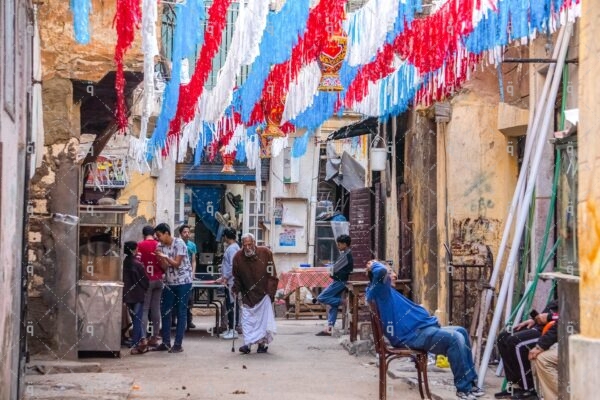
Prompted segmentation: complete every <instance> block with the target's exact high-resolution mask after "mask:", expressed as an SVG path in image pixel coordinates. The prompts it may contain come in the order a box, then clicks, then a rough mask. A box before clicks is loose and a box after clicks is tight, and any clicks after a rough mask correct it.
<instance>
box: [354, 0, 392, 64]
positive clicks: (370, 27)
mask: <svg viewBox="0 0 600 400" xmlns="http://www.w3.org/2000/svg"><path fill="white" fill-rule="evenodd" d="M399 6H400V1H399V0H392V1H390V0H370V1H369V2H368V3H367V4H365V5H364V6H363V7H362V8H360V9H359V10H357V11H356V12H354V13H352V14H350V15H349V16H348V19H347V20H346V24H345V25H346V31H347V32H348V55H347V58H346V59H347V60H348V64H350V65H351V66H357V65H363V64H366V63H368V62H369V61H370V60H371V58H373V54H375V53H376V52H377V50H378V49H379V48H380V47H381V46H382V45H383V44H384V43H385V39H386V36H387V33H388V32H389V31H390V30H392V29H393V28H394V24H395V20H396V16H397V15H398V8H399ZM366 32H368V34H365V33H366Z"/></svg>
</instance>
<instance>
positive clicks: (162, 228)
mask: <svg viewBox="0 0 600 400" xmlns="http://www.w3.org/2000/svg"><path fill="white" fill-rule="evenodd" d="M154 230H155V232H156V238H157V239H158V241H159V242H160V244H159V245H158V247H157V249H156V257H158V261H159V262H160V264H161V265H162V267H163V269H164V270H165V283H166V286H165V288H164V296H163V303H162V327H161V328H162V332H161V333H162V343H161V345H160V346H158V347H157V350H159V351H165V350H169V352H170V353H181V352H182V351H183V347H181V344H182V343H183V334H184V332H185V317H186V311H187V302H188V298H189V296H190V291H191V290H192V265H191V263H190V259H189V258H188V254H187V247H186V245H185V243H184V242H183V240H181V239H180V238H176V237H173V236H171V228H169V225H167V224H165V223H162V224H158V225H157V226H156V228H154ZM174 310H175V312H176V314H177V328H176V330H175V344H174V345H173V347H171V314H172V313H173V311H174Z"/></svg>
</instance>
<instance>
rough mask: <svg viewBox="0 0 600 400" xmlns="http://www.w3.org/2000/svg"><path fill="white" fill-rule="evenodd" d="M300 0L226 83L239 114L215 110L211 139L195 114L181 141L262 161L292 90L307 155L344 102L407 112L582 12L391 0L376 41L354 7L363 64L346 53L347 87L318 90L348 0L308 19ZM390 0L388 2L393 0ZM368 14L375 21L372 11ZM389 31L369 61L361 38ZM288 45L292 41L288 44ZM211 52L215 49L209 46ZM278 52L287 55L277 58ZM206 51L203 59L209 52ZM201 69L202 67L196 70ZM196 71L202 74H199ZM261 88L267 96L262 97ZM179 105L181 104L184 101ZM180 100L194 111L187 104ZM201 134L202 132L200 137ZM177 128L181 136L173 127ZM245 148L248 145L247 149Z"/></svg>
mask: <svg viewBox="0 0 600 400" xmlns="http://www.w3.org/2000/svg"><path fill="white" fill-rule="evenodd" d="M188 1H189V0H188ZM218 1H219V2H221V3H223V2H224V0H218ZM378 1H379V0H371V1H370V2H369V3H367V5H366V6H365V7H367V6H369V5H370V4H377V3H378ZM300 2H304V4H306V3H308V0H306V1H305V0H295V1H290V0H288V1H287V2H286V3H285V6H284V7H283V8H282V10H281V11H280V12H279V13H271V14H270V15H268V16H267V21H268V22H267V28H266V29H265V32H264V33H263V38H262V40H261V42H260V46H259V47H260V54H259V56H258V57H257V58H256V60H255V62H254V64H253V65H252V73H251V74H250V77H251V78H252V79H248V81H246V83H245V84H244V85H242V87H241V88H240V89H239V90H235V91H233V92H232V91H231V90H227V91H226V92H227V93H233V101H232V103H231V106H230V108H229V109H228V111H227V112H225V115H226V117H225V119H229V120H230V121H231V118H232V115H235V114H239V117H238V118H240V121H239V123H238V122H236V121H235V117H233V122H234V123H233V125H228V124H229V122H225V121H223V120H222V119H218V120H217V122H216V123H215V124H210V128H209V129H210V130H212V131H214V135H211V136H210V140H208V139H207V135H205V131H206V130H207V128H206V127H205V125H204V124H203V123H200V124H199V125H198V123H197V121H196V119H194V123H193V124H189V125H187V126H186V127H185V129H184V131H185V133H184V135H189V137H187V138H185V146H183V147H186V148H187V146H190V147H194V146H195V148H196V149H197V150H196V151H197V152H198V151H200V152H202V151H203V150H202V148H203V147H201V143H202V142H204V143H213V144H215V146H216V145H217V144H219V149H220V148H222V147H223V146H225V147H226V151H236V152H237V153H236V158H239V159H246V161H247V163H248V165H249V166H256V165H257V164H256V162H257V160H258V151H259V146H260V145H259V141H258V137H257V135H256V133H255V130H256V128H257V126H258V125H259V124H262V123H264V115H263V112H264V111H263V107H264V109H265V110H270V109H272V107H273V105H275V104H277V103H278V102H281V101H282V99H285V98H286V96H287V101H286V106H285V111H284V117H285V118H284V120H290V119H291V122H292V123H293V124H294V125H295V126H297V127H304V128H307V132H306V133H305V134H304V135H302V137H300V138H296V139H295V141H294V144H293V149H292V150H293V151H292V154H293V156H294V157H297V156H301V155H302V154H304V153H305V151H306V146H307V143H308V142H309V138H310V136H311V135H312V134H313V132H314V131H315V130H316V129H318V128H319V126H320V125H321V124H322V123H323V122H324V121H325V120H326V119H327V118H330V117H331V116H332V115H334V114H335V113H341V112H342V111H343V109H354V110H355V111H361V112H363V113H364V114H366V115H372V116H377V117H379V118H381V119H386V118H389V117H390V116H393V115H397V114H398V113H401V112H403V111H405V110H406V109H407V107H409V105H411V104H416V103H418V104H424V105H428V104H432V102H434V101H438V100H442V99H444V98H445V97H447V96H449V95H451V94H453V93H454V92H455V91H456V90H458V89H459V88H460V87H461V85H462V84H463V83H464V82H465V81H466V80H467V79H469V77H470V74H471V72H472V71H473V70H474V68H476V67H477V66H478V65H480V63H481V60H483V59H487V60H488V61H489V62H490V63H496V62H498V61H500V58H499V57H500V56H501V55H502V47H503V46H505V45H507V44H508V43H509V41H514V40H528V39H530V38H533V37H535V35H537V34H539V33H541V32H544V33H545V32H552V31H553V30H555V29H556V26H557V25H558V24H559V23H561V22H562V23H564V14H563V11H564V10H566V9H569V10H570V11H569V14H568V16H569V18H570V19H572V18H574V15H575V14H576V13H577V11H575V12H573V11H571V10H576V9H578V5H579V4H580V2H579V1H576V0H540V1H539V2H532V1H523V2H521V1H516V0H448V1H447V2H446V3H444V4H442V5H441V6H440V8H439V9H438V10H437V11H435V12H433V13H432V14H430V15H428V16H427V17H424V18H420V19H416V20H415V19H414V13H415V12H416V11H418V10H419V9H420V7H421V1H420V0H405V1H403V2H402V1H400V2H398V3H397V4H396V5H394V7H396V6H397V8H395V10H396V12H395V15H396V19H395V21H394V23H393V27H391V25H392V24H391V23H390V21H389V12H388V13H387V14H386V15H385V17H386V18H387V19H386V21H387V22H386V23H385V24H384V23H380V25H385V28H384V27H383V26H377V35H376V36H377V39H376V40H375V38H367V37H366V36H365V37H363V36H364V35H368V34H369V33H370V32H369V31H368V30H366V29H365V28H364V26H361V23H359V22H357V21H359V20H361V18H362V19H364V18H367V17H365V16H361V17H360V18H359V17H354V16H355V15H357V14H356V13H355V14H353V15H351V17H350V18H351V20H352V21H355V22H354V23H352V22H351V21H349V22H347V23H346V26H347V29H348V33H349V34H350V39H351V41H352V42H351V43H352V50H351V52H354V54H359V55H360V57H359V56H358V55H354V56H352V57H353V60H354V57H358V59H359V61H352V63H354V62H357V64H356V65H354V66H352V65H350V63H351V61H350V60H347V61H346V62H344V64H343V66H342V70H341V71H340V78H341V81H342V86H343V87H344V88H346V90H344V91H342V92H339V93H326V92H318V93H317V94H316V95H315V92H316V90H315V88H314V86H315V75H317V74H315V73H314V72H315V71H316V70H315V69H314V64H313V61H314V60H315V59H316V57H317V56H318V54H319V52H320V50H321V48H322V46H323V44H324V43H325V42H326V41H327V39H328V37H329V33H330V32H331V30H332V28H331V26H333V25H335V24H339V23H340V21H341V17H342V14H343V4H344V3H345V0H332V1H320V2H319V3H318V4H317V5H316V6H315V7H314V8H313V9H312V10H310V11H308V7H306V8H305V10H307V11H306V13H307V14H308V17H307V18H306V20H305V21H304V22H302V21H300V20H286V19H285V16H286V14H283V12H284V10H288V11H290V10H292V6H296V7H297V8H294V9H295V10H296V11H299V10H300V9H301V7H300V6H299V3H300ZM533 3H535V4H533ZM251 4H252V3H251ZM251 4H249V6H250V5H251ZM214 5H215V3H213V6H214ZM384 6H385V7H391V5H389V4H384ZM365 10H366V8H365ZM359 11H360V10H359ZM376 11H377V12H379V11H381V10H379V9H378V10H376ZM357 13H358V12H357ZM392 14H394V13H392ZM295 15H297V16H298V15H301V13H300V12H298V13H297V14H295ZM381 15H383V14H381ZM274 21H277V22H278V23H279V24H280V25H281V26H282V27H283V29H284V30H283V33H282V34H281V42H282V45H281V46H280V45H279V43H277V41H278V40H279V39H280V38H279V37H274V36H272V35H271V34H270V33H269V30H270V29H272V27H273V25H271V24H273V22H274ZM324 21H325V22H324ZM369 21H370V22H369V23H373V20H369ZM381 21H383V20H381ZM238 23H239V24H240V25H239V26H238V28H236V32H237V30H238V29H239V28H240V27H241V26H242V25H241V22H240V21H238ZM327 23H328V24H329V26H327ZM286 24H287V25H286ZM363 24H365V25H366V24H367V23H363ZM301 25H304V26H305V27H306V33H305V34H304V35H303V36H302V37H301V38H300V39H299V40H298V41H297V43H296V42H295V41H296V40H297V37H298V34H297V32H295V31H294V32H290V31H293V30H294V28H296V29H297V28H298V26H301ZM288 27H289V28H288ZM286 28H288V30H287V31H286V30H285V29H286ZM242 29H243V28H242ZM212 33H214V32H208V31H207V36H208V35H209V34H212ZM384 36H385V44H383V46H381V47H380V48H379V50H378V51H377V52H376V53H375V52H374V51H371V52H370V53H371V59H370V60H369V62H367V63H366V64H365V61H366V60H367V55H368V53H369V51H364V50H363V49H362V48H361V46H363V45H365V46H371V47H369V48H372V47H374V46H375V43H376V42H377V41H381V40H382V39H381V38H382V37H384ZM267 45H268V46H267ZM286 46H287V48H286ZM291 46H293V49H292V50H291V52H290V51H289V48H290V47H291ZM206 47H209V46H206ZM203 51H204V48H203ZM206 53H207V54H209V55H210V52H209V51H208V50H206ZM271 53H276V55H277V56H272V55H271ZM283 56H285V57H283ZM232 57H233V56H232ZM276 57H281V58H283V59H277V60H276ZM484 57H485V58H484ZM200 59H203V58H202V56H201V58H200ZM273 60H276V61H277V62H274V61H273ZM398 60H401V62H399V61H398ZM206 62H207V63H209V61H206ZM232 62H233V61H232ZM239 62H241V61H236V63H235V64H238V65H239ZM199 63H200V60H199ZM270 68H271V71H270V73H269V72H268V71H269V69H270ZM198 70H199V69H198V66H197V68H196V73H195V74H194V75H196V74H197V73H198ZM236 73H237V71H236ZM228 76H229V75H228ZM265 76H266V79H265ZM192 80H194V78H192ZM196 80H198V82H200V81H202V82H203V80H202V79H200V78H196ZM191 86H192V84H191V83H190V85H189V86H187V87H183V88H182V90H181V96H182V98H183V97H184V96H185V97H186V98H187V99H188V100H193V99H194V97H195V94H196V93H198V92H199V93H200V94H202V88H200V89H199V90H198V91H193V90H191ZM223 93H225V91H224V92H223ZM260 93H262V100H261V101H259V100H258V97H259V94H260ZM207 95H208V93H207ZM205 97H206V98H208V97H207V96H205ZM196 99H197V97H196ZM203 99H204V97H203ZM227 101H229V100H227ZM186 104H187V103H186ZM194 104H195V103H194ZM194 104H192V107H191V110H192V111H193V110H194ZM202 104H204V103H202ZM181 106H182V105H181V104H180V108H181ZM219 107H223V106H222V105H220V106H219ZM183 108H184V109H186V110H187V109H189V106H185V107H183ZM250 110H251V112H250ZM201 111H202V112H204V111H206V110H201ZM213 112H214V111H211V113H213ZM177 115H178V118H175V120H174V121H173V123H172V127H171V128H172V129H171V134H173V133H176V129H173V124H177V123H179V122H181V121H183V122H187V121H186V118H188V117H187V114H185V113H184V112H183V111H180V110H178V113H177ZM180 120H181V121H180ZM178 121H179V122H178ZM242 121H243V122H244V123H246V124H248V125H252V127H251V128H247V129H246V132H243V129H242V128H241V123H242ZM291 127H292V125H288V126H286V130H287V129H290V128H291ZM188 131H189V132H188ZM194 135H195V136H194ZM198 136H201V137H203V139H202V140H200V139H197V140H194V138H198ZM171 137H172V138H173V139H172V140H176V136H175V135H172V136H171ZM213 138H214V140H212V139H213ZM284 142H285V141H281V143H278V144H276V146H274V147H276V149H275V148H273V147H272V150H275V151H277V150H278V149H279V150H280V149H281V148H283V146H285V144H284ZM182 144H184V143H182ZM242 147H243V151H241V150H240V149H241V148H242ZM213 151H214V148H213ZM257 177H259V172H258V171H257Z"/></svg>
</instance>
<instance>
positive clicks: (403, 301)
mask: <svg viewBox="0 0 600 400" xmlns="http://www.w3.org/2000/svg"><path fill="white" fill-rule="evenodd" d="M366 296H367V301H371V300H374V301H375V303H376V304H377V308H378V310H379V316H380V317H381V326H382V329H383V333H384V335H385V336H386V337H387V338H388V340H389V341H390V343H391V344H392V346H394V347H406V346H408V344H409V343H411V342H412V341H413V340H414V339H415V338H416V337H417V334H418V332H417V330H419V329H423V328H427V327H429V326H439V322H438V319H437V318H436V317H432V316H430V315H429V312H427V310H426V309H424V308H423V307H421V306H420V305H418V304H415V303H413V302H412V301H410V300H409V299H407V298H406V297H404V296H403V295H402V294H400V293H399V292H398V291H397V290H396V289H394V288H392V285H391V279H390V277H389V275H388V273H387V268H386V267H385V266H384V265H383V264H381V263H379V262H375V263H373V266H372V269H371V274H370V283H369V286H368V287H367V293H366Z"/></svg>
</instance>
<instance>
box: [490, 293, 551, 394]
mask: <svg viewBox="0 0 600 400" xmlns="http://www.w3.org/2000/svg"><path fill="white" fill-rule="evenodd" d="M556 312H558V302H556V301H553V302H551V303H549V304H548V306H546V308H545V309H544V311H543V313H542V314H538V315H537V316H536V317H535V319H528V320H527V321H524V322H522V323H520V324H518V325H515V326H514V327H513V328H512V329H506V330H503V331H502V332H500V334H499V335H498V341H497V343H496V344H497V345H498V351H499V352H500V357H501V358H502V363H503V365H504V373H505V375H506V380H507V381H508V387H507V389H506V390H504V391H502V392H498V393H496V394H495V395H494V396H495V397H496V398H497V399H513V400H522V399H537V393H536V391H535V387H534V385H533V373H532V372H531V363H530V361H529V357H528V356H529V351H530V350H531V349H533V348H534V347H535V345H536V344H537V343H538V340H539V338H540V336H541V335H542V329H543V327H544V325H546V323H547V322H548V321H546V319H545V318H546V317H547V315H548V313H556Z"/></svg>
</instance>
